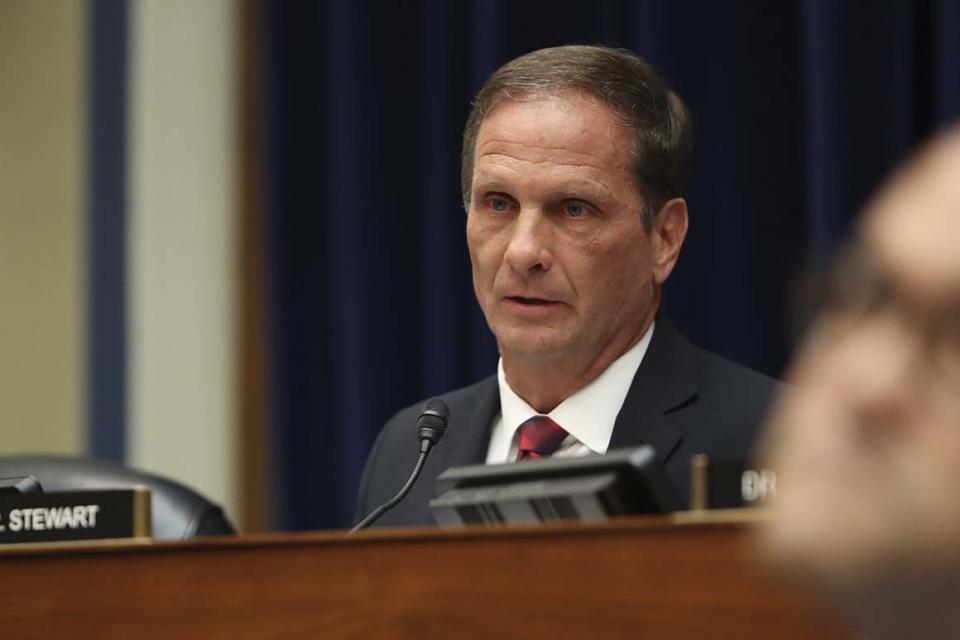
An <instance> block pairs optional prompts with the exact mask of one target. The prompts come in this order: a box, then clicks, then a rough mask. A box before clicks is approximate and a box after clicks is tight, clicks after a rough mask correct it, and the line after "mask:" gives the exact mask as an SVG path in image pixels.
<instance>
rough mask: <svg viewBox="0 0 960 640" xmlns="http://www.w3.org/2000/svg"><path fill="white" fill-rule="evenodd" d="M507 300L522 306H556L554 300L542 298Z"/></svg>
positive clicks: (517, 297)
mask: <svg viewBox="0 0 960 640" xmlns="http://www.w3.org/2000/svg"><path fill="white" fill-rule="evenodd" d="M507 300H510V301H511V302H516V303H518V304H523V305H531V306H544V305H550V304H557V302H556V301H555V300H544V299H543V298H527V297H524V296H507Z"/></svg>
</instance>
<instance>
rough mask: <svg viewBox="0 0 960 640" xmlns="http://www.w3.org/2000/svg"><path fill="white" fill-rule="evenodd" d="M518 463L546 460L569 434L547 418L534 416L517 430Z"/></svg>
mask: <svg viewBox="0 0 960 640" xmlns="http://www.w3.org/2000/svg"><path fill="white" fill-rule="evenodd" d="M517 433H519V434H520V440H519V441H518V444H517V462H519V461H521V460H536V459H538V458H546V457H547V456H550V455H551V454H553V452H554V451H556V450H557V449H558V448H559V447H560V443H561V442H563V439H564V438H566V437H567V432H566V431H565V430H564V429H563V427H561V426H560V425H558V424H557V423H556V422H554V421H553V420H551V419H550V418H548V417H547V416H533V417H532V418H530V419H529V420H527V421H526V422H524V423H523V424H522V425H520V428H519V429H518V430H517Z"/></svg>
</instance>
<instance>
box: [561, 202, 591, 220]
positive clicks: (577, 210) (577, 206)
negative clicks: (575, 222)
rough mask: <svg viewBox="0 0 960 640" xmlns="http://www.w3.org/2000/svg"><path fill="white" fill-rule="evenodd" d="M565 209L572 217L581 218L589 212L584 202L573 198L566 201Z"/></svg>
mask: <svg viewBox="0 0 960 640" xmlns="http://www.w3.org/2000/svg"><path fill="white" fill-rule="evenodd" d="M563 211H564V213H566V214H567V215H568V216H570V217H571V218H579V217H580V216H582V215H584V214H585V213H586V212H587V207H586V206H584V204H583V203H582V202H577V201H576V200H572V201H570V202H565V203H564V205H563Z"/></svg>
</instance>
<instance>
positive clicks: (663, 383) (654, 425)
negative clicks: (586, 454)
mask: <svg viewBox="0 0 960 640" xmlns="http://www.w3.org/2000/svg"><path fill="white" fill-rule="evenodd" d="M699 357H700V356H699V353H698V352H697V349H696V347H694V346H693V345H692V344H691V343H690V341H688V340H687V339H686V338H685V337H683V335H681V334H680V332H679V331H677V330H676V329H675V328H674V327H673V325H672V324H671V323H670V321H669V320H667V319H666V318H665V317H663V316H658V317H657V324H656V328H655V329H654V331H653V337H652V339H651V340H650V346H649V348H648V349H647V353H646V355H645V356H644V358H643V362H641V363H640V368H639V369H637V374H636V375H635V376H634V377H633V382H632V383H631V385H630V390H629V391H628V392H627V397H626V400H624V402H623V407H622V408H621V409H620V413H619V414H617V420H616V422H615V423H614V427H613V434H612V435H611V437H610V446H609V448H610V449H614V448H618V447H630V446H636V445H638V444H649V445H651V446H652V447H653V448H654V449H656V450H657V455H658V456H659V457H660V459H661V461H663V462H666V461H667V460H668V459H669V458H670V456H671V454H672V453H673V452H674V451H675V450H676V448H677V446H678V445H679V444H680V441H681V440H682V439H683V434H682V433H681V432H680V431H679V430H677V429H676V427H674V426H673V425H672V424H670V422H669V421H668V420H667V418H666V414H668V413H669V412H671V411H673V410H674V409H677V408H678V407H681V406H683V405H686V404H689V403H690V402H692V401H693V400H695V399H696V395H697V367H698V361H699Z"/></svg>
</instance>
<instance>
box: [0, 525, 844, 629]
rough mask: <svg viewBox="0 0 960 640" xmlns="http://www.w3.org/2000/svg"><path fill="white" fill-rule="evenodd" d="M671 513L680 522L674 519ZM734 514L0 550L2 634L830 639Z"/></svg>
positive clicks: (7, 548)
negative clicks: (759, 559)
mask: <svg viewBox="0 0 960 640" xmlns="http://www.w3.org/2000/svg"><path fill="white" fill-rule="evenodd" d="M678 522H679V523H678ZM748 529H749V525H748V524H746V523H744V522H742V521H740V522H738V521H721V522H693V521H691V520H690V518H689V517H688V518H683V517H681V518H679V519H677V518H675V517H674V518H665V517H660V518H638V519H629V520H623V521H620V522H617V523H615V524H612V525H609V526H578V525H574V526H562V527H552V528H549V529H547V528H536V529H515V530H501V531H483V530H480V531H455V532H442V531H437V530H409V531H401V530H392V531H373V532H368V533H365V534H362V535H359V536H354V537H349V538H348V537H346V536H345V535H344V534H343V533H342V532H322V533H307V534H276V535H258V536H246V537H240V538H232V539H231V538H218V539H207V540H201V541H192V542H186V543H156V544H150V543H140V544H137V543H130V544H122V543H121V544H100V545H92V544H86V545H82V546H79V545H70V546H67V545H64V546H56V545H46V546H43V547H32V548H28V547H23V546H20V547H16V546H10V547H6V548H3V549H0V577H2V578H0V579H2V584H3V588H2V590H0V636H3V637H7V638H40V637H43V638H47V637H56V636H59V637H71V638H73V637H76V638H81V637H84V638H87V637H89V638H134V639H136V640H147V639H149V638H302V637H304V638H306V637H309V638H441V637H442V638H460V639H462V638H621V637H622V638H658V639H659V638H670V639H673V638H698V639H703V638H738V639H749V638H764V639H769V638H777V639H783V638H817V639H822V638H839V637H843V636H841V635H839V634H838V633H837V632H836V631H834V630H831V629H829V627H828V626H826V625H825V624H824V623H821V622H817V621H816V620H815V618H814V616H813V614H812V613H811V610H810V609H809V607H808V606H807V605H805V604H804V603H802V602H801V601H800V600H798V599H797V598H795V597H794V596H792V595H788V594H787V593H786V592H784V591H783V590H782V589H781V588H779V587H777V586H775V585H774V584H772V582H771V581H770V580H769V579H768V578H766V577H765V576H763V575H762V574H761V573H760V572H759V571H757V570H756V569H755V568H754V566H753V564H752V562H750V560H749V554H748V553H747V548H746V544H745V541H746V540H747V539H748V534H749V531H748Z"/></svg>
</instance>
